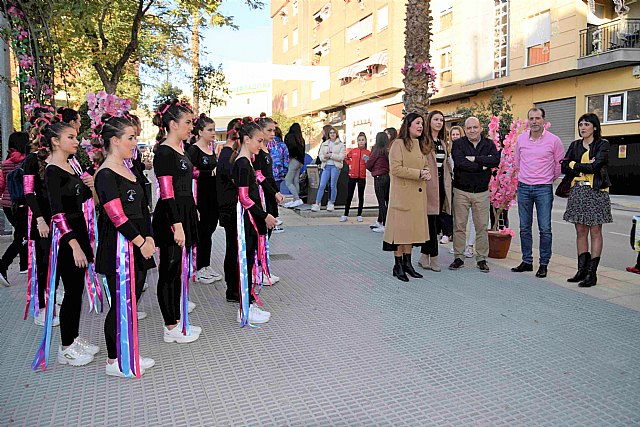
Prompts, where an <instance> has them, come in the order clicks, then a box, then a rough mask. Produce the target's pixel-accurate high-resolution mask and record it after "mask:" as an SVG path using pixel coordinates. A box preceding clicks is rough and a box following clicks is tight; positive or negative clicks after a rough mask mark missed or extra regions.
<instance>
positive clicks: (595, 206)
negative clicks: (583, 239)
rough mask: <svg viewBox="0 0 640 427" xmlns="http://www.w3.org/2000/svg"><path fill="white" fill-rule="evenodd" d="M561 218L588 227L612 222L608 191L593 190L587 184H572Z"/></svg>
mask: <svg viewBox="0 0 640 427" xmlns="http://www.w3.org/2000/svg"><path fill="white" fill-rule="evenodd" d="M563 219H564V220H565V221H567V222H570V223H573V224H583V225H588V226H590V227H591V226H594V225H600V224H608V223H611V222H613V217H612V216H611V200H610V199H609V193H607V192H606V191H599V190H594V189H593V188H591V187H589V186H588V185H574V186H573V187H571V190H570V192H569V198H568V199H567V210H566V211H565V212H564V217H563Z"/></svg>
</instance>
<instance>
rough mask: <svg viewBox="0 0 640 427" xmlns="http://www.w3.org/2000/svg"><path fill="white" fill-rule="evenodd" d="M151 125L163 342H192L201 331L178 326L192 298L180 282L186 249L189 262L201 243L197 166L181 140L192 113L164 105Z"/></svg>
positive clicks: (174, 104) (178, 105) (173, 104)
mask: <svg viewBox="0 0 640 427" xmlns="http://www.w3.org/2000/svg"><path fill="white" fill-rule="evenodd" d="M153 123H154V124H155V125H156V126H158V127H159V128H160V131H159V133H158V136H157V137H156V139H157V141H158V145H157V149H156V154H155V157H154V159H153V168H154V169H155V172H156V177H157V178H158V184H159V186H160V200H158V204H157V205H156V208H155V211H154V214H153V233H154V236H155V240H156V245H157V247H158V248H159V249H160V263H159V264H160V265H159V266H158V269H159V274H158V303H159V304H160V311H162V317H163V319H164V325H165V326H164V337H163V339H164V341H165V342H177V343H189V342H193V341H195V340H197V339H198V338H199V337H200V332H202V329H201V328H199V327H197V326H194V325H191V326H190V327H189V330H188V331H186V330H185V331H183V330H182V329H183V328H182V327H177V326H178V325H179V323H181V320H183V319H182V317H181V313H182V312H183V311H182V310H181V305H180V302H181V298H185V299H187V298H188V295H182V284H181V280H183V279H184V275H185V274H187V271H184V270H185V267H186V266H185V265H184V264H187V260H186V259H183V250H184V251H185V255H184V256H185V257H188V256H189V254H190V253H191V251H192V249H193V247H194V245H195V244H196V243H197V241H198V212H197V210H196V205H195V201H194V200H193V192H192V189H191V184H192V183H191V180H192V177H193V164H192V163H191V161H190V160H189V157H188V156H187V155H186V154H185V153H184V151H183V149H182V141H184V140H186V139H187V138H189V134H190V132H191V129H192V126H193V113H192V112H191V109H190V108H189V106H188V105H186V104H183V103H181V102H178V100H173V101H171V102H166V103H164V104H162V105H160V107H159V109H158V112H156V115H155V116H154V118H153ZM183 261H184V262H183ZM187 269H188V268H187ZM187 280H188V278H187ZM189 305H190V307H189V308H190V310H189V311H191V310H193V307H194V306H195V304H194V303H191V302H189Z"/></svg>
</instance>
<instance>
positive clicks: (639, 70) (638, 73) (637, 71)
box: [631, 65, 640, 79]
mask: <svg viewBox="0 0 640 427" xmlns="http://www.w3.org/2000/svg"><path fill="white" fill-rule="evenodd" d="M631 73H632V74H633V77H635V78H636V79H640V65H636V66H635V67H633V69H632V70H631Z"/></svg>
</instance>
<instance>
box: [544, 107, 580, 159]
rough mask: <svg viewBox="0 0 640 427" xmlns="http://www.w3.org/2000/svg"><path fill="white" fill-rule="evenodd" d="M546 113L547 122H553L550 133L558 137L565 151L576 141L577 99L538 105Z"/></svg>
mask: <svg viewBox="0 0 640 427" xmlns="http://www.w3.org/2000/svg"><path fill="white" fill-rule="evenodd" d="M536 107H538V108H542V109H544V111H545V116H546V120H547V121H548V122H551V127H550V128H549V131H550V132H551V133H553V134H555V135H558V137H559V138H560V140H561V141H562V144H563V145H564V147H565V149H567V148H569V144H571V142H572V141H573V140H574V139H576V129H577V128H578V127H577V124H576V99H575V98H565V99H558V100H555V101H546V102H538V103H536Z"/></svg>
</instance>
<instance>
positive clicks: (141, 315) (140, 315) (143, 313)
mask: <svg viewBox="0 0 640 427" xmlns="http://www.w3.org/2000/svg"><path fill="white" fill-rule="evenodd" d="M136 317H137V318H138V320H142V319H146V318H147V312H146V311H138V312H137V313H136Z"/></svg>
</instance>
